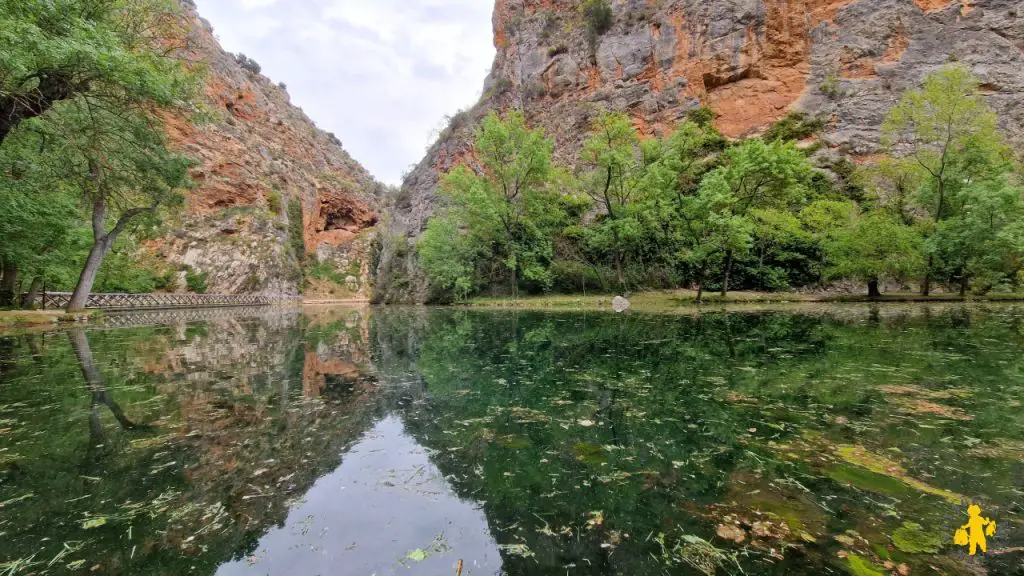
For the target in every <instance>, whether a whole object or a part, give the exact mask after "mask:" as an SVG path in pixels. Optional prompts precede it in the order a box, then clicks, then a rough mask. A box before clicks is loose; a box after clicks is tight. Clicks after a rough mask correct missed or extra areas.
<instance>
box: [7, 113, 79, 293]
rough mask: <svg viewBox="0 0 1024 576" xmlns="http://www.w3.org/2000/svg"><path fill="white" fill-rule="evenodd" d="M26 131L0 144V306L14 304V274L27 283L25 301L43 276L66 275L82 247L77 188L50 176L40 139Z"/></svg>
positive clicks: (41, 282) (43, 145)
mask: <svg viewBox="0 0 1024 576" xmlns="http://www.w3.org/2000/svg"><path fill="white" fill-rule="evenodd" d="M26 136H27V137H26V138H23V139H21V141H20V142H18V141H9V142H8V145H6V146H3V147H0V181H2V182H3V185H0V237H2V238H3V239H4V241H3V242H2V243H0V261H2V262H3V263H4V278H3V282H2V287H0V306H10V305H12V304H15V302H14V292H15V290H16V288H17V285H18V281H17V280H18V277H19V273H20V275H21V276H22V277H23V278H25V279H27V280H28V282H29V288H28V290H27V292H28V295H27V296H26V298H25V304H28V305H31V304H32V303H33V302H34V301H35V294H36V293H37V292H38V290H39V289H40V287H41V286H42V284H43V282H44V281H45V280H47V279H49V280H50V281H51V282H52V281H54V280H56V279H58V278H61V279H64V278H66V277H67V276H68V274H69V272H70V270H71V268H72V267H73V266H74V263H75V262H77V260H78V253H79V251H80V250H81V248H82V247H83V243H82V241H81V240H82V236H81V234H78V233H77V232H78V231H79V228H80V227H81V223H82V213H81V211H80V209H79V196H78V194H77V190H75V189H74V188H73V187H71V186H68V185H67V184H66V183H63V182H61V181H59V180H56V179H54V178H53V175H52V173H51V171H50V170H49V168H50V167H51V166H52V162H50V161H49V159H48V158H47V159H44V158H41V157H40V154H39V149H40V147H44V148H45V145H46V144H45V141H44V139H43V138H41V137H40V136H39V134H36V133H29V134H26Z"/></svg>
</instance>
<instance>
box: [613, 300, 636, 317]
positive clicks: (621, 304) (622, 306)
mask: <svg viewBox="0 0 1024 576" xmlns="http://www.w3.org/2000/svg"><path fill="white" fill-rule="evenodd" d="M632 306H633V304H632V303H630V301H629V300H626V299H625V298H623V297H622V296H616V297H615V299H614V300H612V310H615V311H616V312H618V313H620V314H621V313H623V312H625V311H626V310H629V309H630V307H632Z"/></svg>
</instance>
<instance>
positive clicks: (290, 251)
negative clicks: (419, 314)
mask: <svg viewBox="0 0 1024 576" xmlns="http://www.w3.org/2000/svg"><path fill="white" fill-rule="evenodd" d="M183 4H184V6H183V9H184V15H185V18H186V20H187V24H188V29H189V34H190V42H189V46H190V49H189V54H188V57H189V59H190V60H192V61H196V62H199V63H202V64H203V65H204V66H205V67H206V68H207V69H208V73H207V76H206V81H205V86H204V93H205V103H204V104H205V108H206V109H205V111H204V112H206V116H209V117H210V120H209V121H206V122H200V123H198V124H193V123H191V122H189V121H187V120H185V119H182V118H170V119H168V132H169V134H170V136H171V139H172V141H173V143H174V145H175V146H176V147H177V148H178V149H180V150H181V151H182V152H184V153H186V154H187V155H189V156H190V157H192V158H193V159H195V160H196V161H197V165H196V166H195V168H194V169H193V170H192V179H193V180H194V182H195V183H196V185H197V187H196V189H195V190H193V191H191V192H190V193H189V194H188V200H187V210H186V214H185V215H184V216H182V217H181V218H180V221H176V222H172V223H170V225H171V226H170V227H171V230H172V231H171V233H169V234H168V235H167V236H166V237H164V238H160V239H157V240H155V241H152V242H150V243H148V245H147V248H148V249H149V250H150V251H151V252H152V253H153V254H154V255H155V256H156V257H158V258H160V259H162V260H164V261H166V262H168V263H170V264H171V265H173V266H174V267H175V268H177V269H179V270H181V271H180V272H179V276H180V277H181V279H184V276H185V273H186V270H189V271H192V272H194V273H206V274H207V275H208V277H207V281H206V283H207V286H208V290H209V291H210V292H212V293H248V292H256V293H264V294H274V295H297V294H298V293H299V291H300V280H301V274H300V267H299V266H300V265H299V257H300V256H301V257H308V258H317V259H319V260H320V261H321V262H325V263H327V264H328V265H329V266H330V267H331V268H332V269H334V270H336V271H337V273H336V274H334V275H335V276H339V277H340V278H342V279H343V280H345V281H342V282H339V283H338V284H339V286H337V290H335V288H333V287H323V286H319V285H318V284H317V283H316V282H315V281H313V283H312V285H311V286H307V290H310V289H312V290H314V291H316V290H318V289H319V291H320V292H323V294H318V295H323V296H334V297H354V296H368V294H369V289H370V282H369V278H370V277H371V271H370V266H369V261H370V258H369V250H370V240H371V237H372V234H371V233H370V229H371V228H372V227H373V226H374V225H375V224H376V222H377V213H376V207H377V198H378V196H379V195H380V190H381V186H380V185H379V184H378V183H377V182H376V181H375V180H374V179H373V178H372V177H371V176H370V174H369V173H368V172H367V171H366V170H365V169H364V168H363V167H362V166H360V165H359V163H358V162H356V161H355V160H353V159H352V158H351V157H350V156H349V155H348V153H346V152H345V150H344V149H342V146H341V142H339V141H338V139H337V138H336V137H335V136H334V135H333V134H329V133H326V132H324V131H323V130H320V129H319V128H317V127H316V125H315V124H314V123H313V121H312V120H310V119H309V118H308V117H307V116H306V115H305V114H304V113H303V112H302V110H301V109H299V108H297V107H296V106H294V105H292V104H291V103H290V102H289V98H288V92H287V90H286V89H285V87H284V86H279V85H276V84H274V83H273V82H271V81H270V80H269V79H267V78H266V77H264V76H262V75H260V74H259V73H258V71H257V70H256V68H255V67H254V66H252V65H251V64H248V63H246V62H240V61H239V60H238V59H236V57H235V56H234V55H232V54H229V53H227V52H225V51H224V50H223V49H222V48H221V47H220V45H219V44H218V42H217V40H216V39H215V38H214V36H213V30H212V28H211V26H210V25H209V23H207V22H206V21H205V20H203V19H201V18H200V17H199V15H198V14H197V13H196V11H195V8H194V7H192V6H191V3H190V2H184V3H183ZM243 64H246V65H245V66H243ZM299 219H301V221H299ZM303 253H304V254H303ZM181 288H183V282H181V283H180V285H179V289H181ZM331 292H333V293H331Z"/></svg>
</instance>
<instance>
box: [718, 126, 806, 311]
mask: <svg viewBox="0 0 1024 576" xmlns="http://www.w3.org/2000/svg"><path fill="white" fill-rule="evenodd" d="M721 162H722V165H721V167H719V168H716V169H715V170H714V171H713V172H711V173H710V174H709V175H708V176H707V177H705V178H704V179H703V181H702V182H701V191H702V192H704V191H710V189H711V188H715V189H716V190H715V194H716V195H719V196H725V195H728V196H730V197H731V198H733V200H734V204H733V205H732V208H731V212H732V214H733V215H734V216H736V217H739V218H749V215H750V211H751V210H755V209H776V210H781V211H789V210H797V209H799V208H800V207H801V206H803V205H804V203H805V202H806V200H807V185H808V184H809V182H810V180H811V177H812V175H813V173H814V171H813V168H812V167H811V164H810V162H809V161H808V160H807V157H806V156H805V155H804V154H803V153H802V152H800V150H798V149H797V148H796V147H795V146H794V145H793V144H792V143H791V142H783V141H781V140H776V141H773V142H767V143H766V142H764V141H763V140H760V139H756V138H755V139H751V140H746V141H744V142H743V143H741V144H739V145H738V146H735V147H733V148H729V149H728V150H726V151H725V153H724V154H723V157H722V160H721ZM745 245H746V243H739V244H736V245H733V246H730V247H728V248H726V253H725V264H724V269H723V276H722V296H723V297H725V295H726V294H727V293H728V291H729V275H730V274H731V272H732V268H733V264H734V261H735V258H736V255H737V253H738V249H740V248H742V247H744V246H745Z"/></svg>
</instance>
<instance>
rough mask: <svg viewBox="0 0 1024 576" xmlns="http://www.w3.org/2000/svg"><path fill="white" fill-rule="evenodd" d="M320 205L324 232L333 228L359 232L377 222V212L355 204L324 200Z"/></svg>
mask: <svg viewBox="0 0 1024 576" xmlns="http://www.w3.org/2000/svg"><path fill="white" fill-rule="evenodd" d="M320 206H321V212H320V213H321V214H322V215H323V222H324V225H323V230H322V232H329V231H331V230H347V231H349V232H358V231H359V230H363V229H365V228H369V227H371V226H373V225H375V224H376V223H377V216H376V215H375V214H373V213H370V212H368V211H367V210H365V209H362V208H361V207H359V206H356V205H353V204H349V203H346V202H336V201H334V202H327V201H324V202H322V203H321V205H320Z"/></svg>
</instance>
